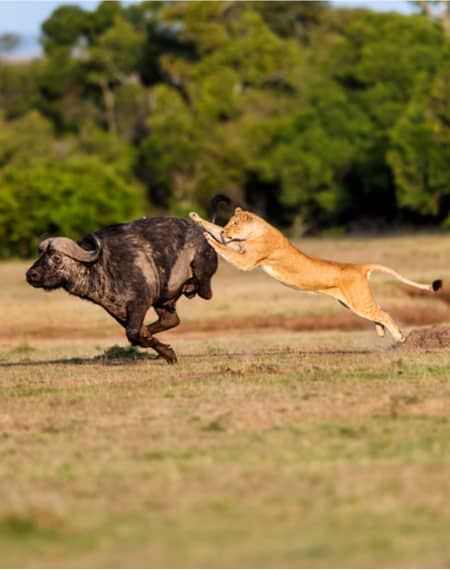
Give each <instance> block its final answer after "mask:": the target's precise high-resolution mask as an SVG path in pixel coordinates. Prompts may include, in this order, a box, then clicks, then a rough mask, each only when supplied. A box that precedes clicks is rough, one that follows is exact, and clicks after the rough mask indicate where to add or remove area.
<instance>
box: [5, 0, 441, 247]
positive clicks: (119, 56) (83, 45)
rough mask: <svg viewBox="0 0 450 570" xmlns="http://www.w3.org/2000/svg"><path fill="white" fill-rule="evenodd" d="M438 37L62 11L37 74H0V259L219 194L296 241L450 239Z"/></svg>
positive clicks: (257, 14)
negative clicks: (439, 230)
mask: <svg viewBox="0 0 450 570" xmlns="http://www.w3.org/2000/svg"><path fill="white" fill-rule="evenodd" d="M446 32H447V29H446V26H444V25H443V24H442V23H441V22H439V21H436V20H432V19H430V18H427V17H426V15H421V14H415V15H409V16H405V15H400V14H396V13H389V14H386V13H375V12H372V11H368V10H349V9H346V10H339V9H336V8H334V7H331V6H329V5H327V4H326V3H325V2H251V1H248V2H143V3H140V4H132V5H126V6H123V5H121V4H120V3H117V2H103V3H101V4H99V5H98V7H97V9H96V10H95V11H94V12H89V11H86V10H84V9H83V8H81V7H78V6H62V7H59V8H57V9H56V10H55V11H54V13H53V14H52V15H51V17H50V18H49V19H48V20H47V21H46V22H45V23H44V24H43V28H42V43H43V47H44V52H45V54H44V57H42V58H39V59H37V60H34V61H30V62H16V63H12V62H5V61H0V255H2V256H8V255H29V254H30V253H31V252H32V251H33V248H34V247H35V245H36V240H37V239H38V236H39V235H40V234H43V233H46V232H47V233H53V234H55V233H64V234H66V235H69V236H79V235H80V233H82V232H84V231H89V230H92V229H94V228H96V227H98V226H99V225H102V224H107V223H111V222H115V221H120V220H124V219H129V218H132V217H134V216H138V215H143V214H148V213H155V212H170V213H173V214H176V215H185V214H186V212H187V211H188V210H190V209H193V208H195V209H197V210H199V211H203V212H204V211H205V210H206V208H207V205H208V202H209V199H210V197H211V196H212V195H213V194H214V193H216V192H218V191H221V192H227V193H229V194H231V195H233V196H234V197H235V198H236V199H238V200H242V201H244V202H246V203H247V204H249V205H250V207H252V208H254V209H255V210H256V211H258V212H260V213H261V214H263V215H264V216H266V217H267V218H268V219H269V220H271V221H272V222H274V223H276V224H278V225H280V226H282V227H285V228H287V227H291V228H292V231H293V232H294V233H295V232H297V233H298V232H299V231H303V230H305V228H307V229H309V230H310V231H317V230H323V229H326V228H338V229H340V230H341V231H345V230H348V229H352V228H355V227H358V225H359V226H362V225H363V223H364V224H365V225H366V226H367V223H368V222H371V224H372V226H377V227H380V228H386V227H388V225H392V224H393V223H397V224H401V223H414V224H435V225H441V226H443V227H450V216H449V206H450V65H449V62H450V57H449V56H450V36H449V35H448V33H446ZM1 48H2V43H1V42H0V49H1Z"/></svg>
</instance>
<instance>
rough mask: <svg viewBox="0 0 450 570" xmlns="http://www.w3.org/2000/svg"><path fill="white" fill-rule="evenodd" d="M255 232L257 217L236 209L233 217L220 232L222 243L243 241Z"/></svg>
mask: <svg viewBox="0 0 450 570" xmlns="http://www.w3.org/2000/svg"><path fill="white" fill-rule="evenodd" d="M255 230H257V216H255V215H254V214H252V213H250V212H246V211H244V210H241V208H236V209H235V211H234V214H233V216H232V217H231V218H230V220H229V222H228V224H227V225H226V226H225V227H224V228H223V231H222V242H223V243H224V244H225V245H226V244H227V243H230V242H232V241H245V240H246V239H248V238H249V237H250V235H252V234H254V233H255Z"/></svg>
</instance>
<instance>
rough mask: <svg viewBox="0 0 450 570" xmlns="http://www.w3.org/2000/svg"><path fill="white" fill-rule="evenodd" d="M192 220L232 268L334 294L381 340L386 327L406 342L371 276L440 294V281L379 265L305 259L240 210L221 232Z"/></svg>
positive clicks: (193, 216) (272, 230) (281, 237)
mask: <svg viewBox="0 0 450 570" xmlns="http://www.w3.org/2000/svg"><path fill="white" fill-rule="evenodd" d="M189 216H190V218H191V219H192V220H193V221H194V222H195V223H196V224H198V225H199V226H200V227H201V228H203V230H204V231H205V237H206V239H207V240H208V242H209V244H210V245H211V246H212V247H213V248H214V249H215V250H216V252H217V253H218V254H219V255H221V256H222V257H223V258H224V259H226V260H227V261H229V262H230V263H231V264H232V265H234V266H236V267H237V268H238V269H242V270H243V271H251V270H252V269H254V268H255V267H261V268H262V269H263V270H264V271H265V272H266V273H268V274H269V275H270V276H271V277H274V278H275V279H277V280H278V281H280V282H281V283H284V284H285V285H288V286H290V287H295V288H297V289H304V290H307V291H315V292H318V293H324V294H325V295H331V296H332V297H334V298H335V299H337V300H338V301H340V302H341V303H342V304H343V305H344V306H346V307H347V308H349V309H351V310H352V311H353V312H354V313H356V314H357V315H359V316H360V317H363V318H364V319H368V320H369V321H373V322H374V323H375V327H376V331H377V334H378V335H379V336H384V332H385V328H387V329H388V330H389V332H390V333H391V334H392V336H393V337H394V339H395V340H396V341H397V342H404V341H405V337H404V336H403V334H402V332H401V331H400V329H399V328H398V326H397V325H396V324H395V323H394V321H393V320H392V319H391V317H390V316H389V315H388V314H387V313H386V312H385V311H383V310H381V309H380V307H379V306H378V305H377V303H376V302H375V299H374V298H373V294H372V290H371V289H370V285H369V280H368V278H369V276H370V273H371V271H382V272H384V273H388V274H389V275H392V276H393V277H396V278H397V279H399V280H400V281H403V283H407V284H408V285H411V286H413V287H417V288H419V289H425V290H426V291H437V290H438V289H440V288H441V286H442V281H441V280H440V279H437V280H436V281H433V283H432V284H431V285H422V284H421V283H416V282H415V281H411V280H410V279H406V278H405V277H402V276H401V275H399V274H398V273H397V272H396V271H394V270H393V269H390V268H389V267H385V266H384V265H378V264H376V263H363V264H359V263H338V262H335V261H329V260H326V259H320V258H318V257H314V256H312V255H307V254H305V253H303V252H302V251H300V250H299V249H298V248H297V247H295V246H294V245H292V244H291V243H290V242H289V240H288V239H287V238H286V237H285V236H284V235H283V234H282V233H281V232H279V231H278V230H277V229H276V228H274V227H273V226H271V225H270V224H269V223H268V222H266V221H265V220H263V219H262V218H260V217H259V216H257V215H256V214H253V213H251V212H247V211H245V210H241V208H236V209H235V211H234V215H233V216H232V217H231V219H230V221H229V222H228V223H227V225H226V226H224V227H223V228H222V227H221V226H217V225H216V224H212V223H210V222H207V221H206V220H203V219H202V218H201V217H200V216H199V215H198V214H196V213H195V212H191V213H190V214H189Z"/></svg>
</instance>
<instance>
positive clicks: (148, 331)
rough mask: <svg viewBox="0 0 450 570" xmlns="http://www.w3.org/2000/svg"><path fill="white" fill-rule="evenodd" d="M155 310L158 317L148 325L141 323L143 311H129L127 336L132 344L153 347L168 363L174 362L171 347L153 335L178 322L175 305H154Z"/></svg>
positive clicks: (175, 357) (173, 353)
mask: <svg viewBox="0 0 450 570" xmlns="http://www.w3.org/2000/svg"><path fill="white" fill-rule="evenodd" d="M155 310H156V312H157V313H158V316H159V319H158V320H157V321H156V322H154V323H152V324H150V325H144V324H143V322H144V317H145V312H144V313H143V314H142V311H129V318H128V320H127V326H126V333H127V338H128V340H129V341H130V343H131V344H132V345H133V346H142V347H144V348H153V350H155V351H156V352H157V353H158V354H159V355H160V356H161V357H162V358H164V359H165V360H166V362H167V363H168V364H175V363H176V362H177V356H176V354H175V352H174V350H173V349H172V347H171V346H169V345H168V344H164V343H163V342H161V341H159V340H158V339H156V338H154V336H153V335H154V334H156V333H158V332H161V331H163V330H167V329H170V328H173V327H175V326H176V325H177V324H178V323H179V322H180V320H179V318H178V315H177V314H176V311H175V305H173V306H172V307H171V308H164V307H155Z"/></svg>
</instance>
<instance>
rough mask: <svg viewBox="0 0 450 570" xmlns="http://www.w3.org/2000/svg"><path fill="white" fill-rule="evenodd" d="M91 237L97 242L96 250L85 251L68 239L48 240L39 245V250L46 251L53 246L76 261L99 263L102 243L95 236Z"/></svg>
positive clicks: (56, 238) (91, 235)
mask: <svg viewBox="0 0 450 570" xmlns="http://www.w3.org/2000/svg"><path fill="white" fill-rule="evenodd" d="M90 237H91V238H92V239H93V241H94V242H95V249H94V250H92V251H88V250H86V249H83V248H82V247H81V246H79V245H78V244H77V242H76V241H74V240H73V239H70V238H67V237H55V238H47V239H46V240H44V241H43V242H41V243H40V244H39V250H40V251H45V250H46V249H47V248H48V246H49V245H50V244H51V246H52V248H54V249H56V250H57V251H59V252H61V253H64V255H67V256H69V257H71V258H72V259H75V260H76V261H82V262H84V263H93V262H94V261H97V259H98V256H99V255H100V251H101V246H102V243H101V241H100V239H99V238H98V237H97V236H96V235H95V234H90Z"/></svg>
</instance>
